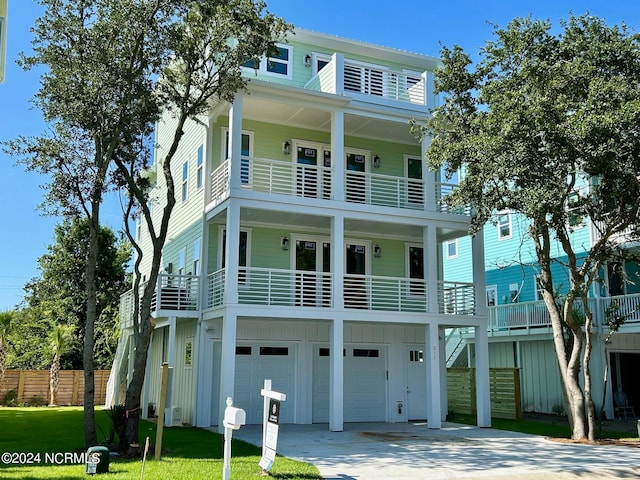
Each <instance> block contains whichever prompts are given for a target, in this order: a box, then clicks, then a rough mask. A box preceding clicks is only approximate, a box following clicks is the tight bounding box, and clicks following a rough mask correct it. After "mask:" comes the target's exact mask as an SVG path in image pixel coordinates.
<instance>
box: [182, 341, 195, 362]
mask: <svg viewBox="0 0 640 480" xmlns="http://www.w3.org/2000/svg"><path fill="white" fill-rule="evenodd" d="M184 366H185V367H187V368H191V367H192V366H193V338H187V340H186V341H185V342H184Z"/></svg>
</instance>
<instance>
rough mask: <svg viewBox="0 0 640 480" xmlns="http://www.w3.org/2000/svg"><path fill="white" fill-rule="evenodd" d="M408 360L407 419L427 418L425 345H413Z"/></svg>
mask: <svg viewBox="0 0 640 480" xmlns="http://www.w3.org/2000/svg"><path fill="white" fill-rule="evenodd" d="M405 355H406V358H407V362H408V363H407V419H408V420H425V419H426V418H427V367H426V365H425V361H424V345H417V346H415V345H411V346H409V347H408V348H407V353H406V354H405Z"/></svg>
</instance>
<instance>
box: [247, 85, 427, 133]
mask: <svg viewBox="0 0 640 480" xmlns="http://www.w3.org/2000/svg"><path fill="white" fill-rule="evenodd" d="M243 117H244V118H246V119H250V120H256V121H259V122H267V123H276V124H279V125H283V126H287V127H295V128H305V129H309V130H315V131H323V132H326V133H327V134H329V133H330V132H331V115H330V112H328V111H326V110H320V109H317V108H313V107H311V106H304V104H300V103H297V104H295V103H288V102H277V103H274V101H273V100H272V99H267V98H259V97H255V96H253V95H248V96H246V97H245V100H244V105H243ZM344 127H345V133H346V135H348V136H356V137H364V138H372V139H376V140H385V141H390V142H398V143H402V144H409V145H419V141H418V140H417V139H416V138H415V137H414V136H413V135H412V134H411V132H410V131H409V124H408V122H407V121H406V118H403V119H400V118H399V120H398V121H392V120H388V119H384V118H373V117H371V116H362V115H355V114H346V115H345V118H344Z"/></svg>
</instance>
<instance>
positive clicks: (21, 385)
mask: <svg viewBox="0 0 640 480" xmlns="http://www.w3.org/2000/svg"><path fill="white" fill-rule="evenodd" d="M25 373H26V372H25V371H24V370H20V376H19V377H18V403H22V402H23V398H22V397H23V396H24V377H25Z"/></svg>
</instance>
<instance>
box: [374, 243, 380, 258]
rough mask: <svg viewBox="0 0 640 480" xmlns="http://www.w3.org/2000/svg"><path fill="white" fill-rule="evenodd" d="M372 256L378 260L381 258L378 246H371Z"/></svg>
mask: <svg viewBox="0 0 640 480" xmlns="http://www.w3.org/2000/svg"><path fill="white" fill-rule="evenodd" d="M373 256H374V257H376V258H380V257H381V256H382V249H381V248H380V245H374V246H373Z"/></svg>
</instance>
